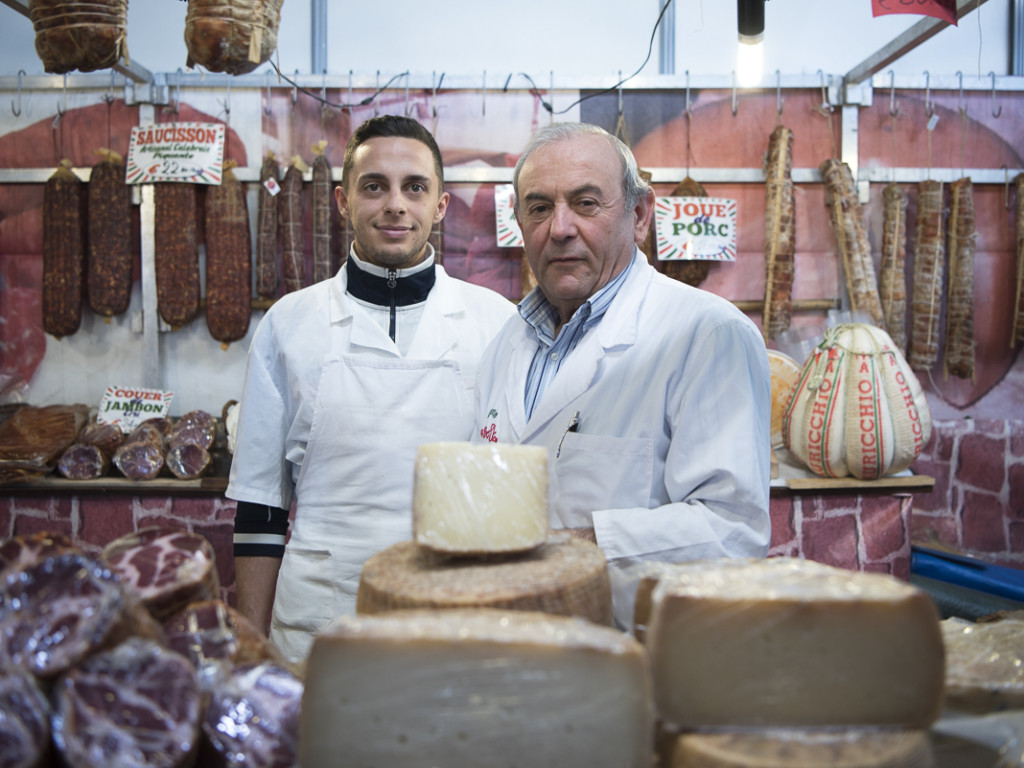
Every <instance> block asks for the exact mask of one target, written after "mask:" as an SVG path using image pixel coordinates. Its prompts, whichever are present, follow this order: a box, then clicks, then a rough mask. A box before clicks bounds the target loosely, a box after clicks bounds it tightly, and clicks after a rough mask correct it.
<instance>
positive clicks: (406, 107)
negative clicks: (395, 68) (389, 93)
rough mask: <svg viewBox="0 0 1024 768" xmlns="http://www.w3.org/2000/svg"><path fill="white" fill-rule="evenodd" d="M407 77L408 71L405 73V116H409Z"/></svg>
mask: <svg viewBox="0 0 1024 768" xmlns="http://www.w3.org/2000/svg"><path fill="white" fill-rule="evenodd" d="M409 78H410V75H409V73H408V72H406V73H405V116H406V117H408V116H409Z"/></svg>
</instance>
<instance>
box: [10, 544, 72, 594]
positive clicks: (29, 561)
mask: <svg viewBox="0 0 1024 768" xmlns="http://www.w3.org/2000/svg"><path fill="white" fill-rule="evenodd" d="M80 551H81V550H80V549H79V548H78V547H77V546H76V545H75V544H74V542H72V541H71V537H70V536H65V535H64V534H62V533H33V534H30V535H28V536H15V537H13V538H10V539H7V540H6V541H4V542H0V579H2V576H3V574H4V573H5V572H6V571H8V570H23V569H25V568H29V567H31V566H33V565H38V564H39V563H41V562H42V561H43V560H46V559H47V558H49V557H55V556H57V555H64V554H67V553H69V552H80ZM0 583H2V582H0Z"/></svg>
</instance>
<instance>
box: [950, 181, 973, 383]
mask: <svg viewBox="0 0 1024 768" xmlns="http://www.w3.org/2000/svg"><path fill="white" fill-rule="evenodd" d="M949 191H950V210H949V245H948V246H947V253H948V255H949V295H948V302H947V305H946V349H945V355H944V360H945V371H946V373H947V374H953V375H954V376H958V377H959V378H961V379H973V378H974V239H975V229H974V187H973V185H972V184H971V180H970V179H967V178H963V179H957V180H956V181H954V182H953V183H952V184H950V185H949Z"/></svg>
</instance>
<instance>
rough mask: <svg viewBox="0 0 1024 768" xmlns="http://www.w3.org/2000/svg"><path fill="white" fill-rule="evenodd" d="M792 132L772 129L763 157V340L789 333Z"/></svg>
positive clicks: (793, 227) (793, 245)
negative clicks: (766, 151)
mask: <svg viewBox="0 0 1024 768" xmlns="http://www.w3.org/2000/svg"><path fill="white" fill-rule="evenodd" d="M792 169H793V132H792V131H791V130H789V129H788V128H785V127H783V126H781V125H779V126H776V128H775V130H773V131H772V133H771V136H770V137H769V139H768V153H767V154H766V155H765V164H764V176H765V206H764V224H765V245H764V260H765V289H764V318H763V321H762V326H763V329H764V330H763V332H764V337H765V339H774V338H776V337H777V336H778V335H779V334H780V333H782V332H784V331H787V330H789V324H790V318H791V316H792V312H793V275H794V269H795V264H794V255H795V253H796V214H795V206H794V204H793V179H792V176H791V172H792Z"/></svg>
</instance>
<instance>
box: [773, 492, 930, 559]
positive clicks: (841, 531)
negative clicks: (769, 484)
mask: <svg viewBox="0 0 1024 768" xmlns="http://www.w3.org/2000/svg"><path fill="white" fill-rule="evenodd" d="M913 504H914V500H913V498H912V497H911V496H908V495H898V496H897V495H865V496H856V495H836V496H832V495H829V496H811V495H801V496H780V497H773V498H772V500H771V517H772V541H771V547H770V549H769V550H768V556H769V557H804V558H807V559H808V560H816V561H818V562H821V563H826V564H827V565H834V566H837V567H839V568H847V569H850V570H856V571H872V572H880V573H890V574H892V575H893V576H897V577H899V578H902V579H907V578H909V577H910V538H911V537H910V533H909V532H910V521H911V510H912V507H913Z"/></svg>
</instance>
